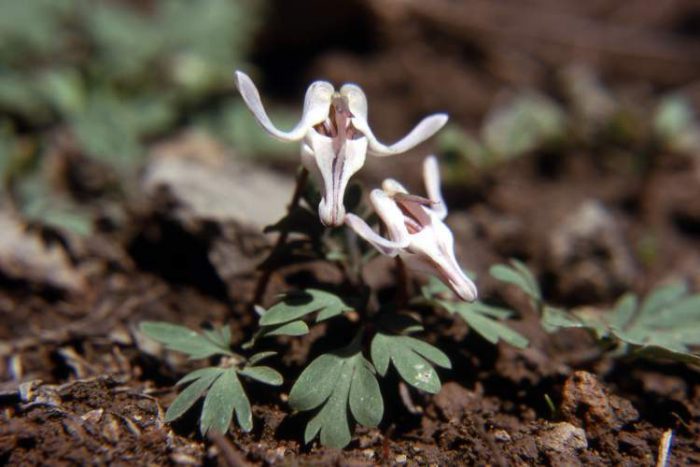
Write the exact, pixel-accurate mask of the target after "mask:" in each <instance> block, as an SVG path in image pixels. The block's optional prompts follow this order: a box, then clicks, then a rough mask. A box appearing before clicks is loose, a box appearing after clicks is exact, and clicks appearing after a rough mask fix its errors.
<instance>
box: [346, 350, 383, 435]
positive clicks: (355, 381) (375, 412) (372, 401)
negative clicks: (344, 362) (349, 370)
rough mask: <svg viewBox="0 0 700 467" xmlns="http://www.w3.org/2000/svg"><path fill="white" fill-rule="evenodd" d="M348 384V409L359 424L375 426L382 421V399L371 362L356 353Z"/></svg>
mask: <svg viewBox="0 0 700 467" xmlns="http://www.w3.org/2000/svg"><path fill="white" fill-rule="evenodd" d="M356 359H357V360H358V361H356V362H355V374H354V375H353V378H352V384H351V385H350V410H351V412H352V415H353V417H355V420H357V422H358V423H359V424H360V425H364V426H377V425H379V422H381V421H382V414H383V413H384V400H383V399H382V392H381V390H380V389H379V382H378V381H377V377H376V376H375V375H374V373H375V370H374V368H373V367H372V364H371V363H369V362H368V361H367V360H365V358H364V357H362V356H361V355H358V356H357V357H356Z"/></svg>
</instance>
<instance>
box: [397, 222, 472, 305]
mask: <svg viewBox="0 0 700 467" xmlns="http://www.w3.org/2000/svg"><path fill="white" fill-rule="evenodd" d="M408 251H410V252H412V253H415V254H416V255H418V256H420V257H421V258H422V259H423V261H425V262H426V263H427V264H430V265H431V266H432V267H433V269H434V270H435V271H436V272H437V273H438V275H439V276H440V277H441V278H442V280H443V281H444V282H445V284H447V285H448V286H450V288H451V289H452V290H453V291H454V292H455V293H456V294H457V296H459V298H461V299H462V300H465V301H468V302H471V301H474V300H476V297H477V290H476V285H475V284H474V282H472V280H471V279H469V278H468V277H467V276H466V274H464V272H463V271H462V268H461V267H460V266H459V263H457V259H456V257H455V252H454V236H453V235H452V231H451V230H450V228H449V227H447V225H445V223H444V222H442V221H440V220H438V219H437V218H436V217H435V214H433V219H432V221H431V223H430V225H429V226H427V227H425V228H423V230H421V231H420V232H419V233H417V234H414V235H413V236H412V238H411V245H410V246H409V248H408Z"/></svg>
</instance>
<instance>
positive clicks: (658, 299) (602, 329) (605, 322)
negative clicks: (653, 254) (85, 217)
mask: <svg viewBox="0 0 700 467" xmlns="http://www.w3.org/2000/svg"><path fill="white" fill-rule="evenodd" d="M543 322H544V323H545V324H546V325H547V326H550V327H552V328H567V327H586V328H588V329H591V330H593V331H594V332H595V334H596V336H597V337H598V338H599V339H602V338H610V339H613V340H614V341H617V343H618V347H619V348H621V349H624V350H625V351H626V352H627V353H629V354H631V355H634V356H642V357H648V358H664V359H672V360H676V361H681V362H684V363H691V364H700V355H699V354H697V353H695V352H693V349H694V348H695V347H698V346H700V294H695V295H689V294H688V289H687V287H686V286H685V284H679V283H675V284H670V285H664V286H658V287H656V288H655V289H654V290H652V291H651V292H650V293H649V295H648V296H647V297H646V298H645V299H644V300H643V301H642V303H641V305H640V304H639V300H638V299H637V297H636V296H635V295H633V294H629V293H628V294H625V295H623V296H622V297H621V298H620V299H619V300H618V301H617V303H616V304H615V307H614V308H613V310H612V311H610V312H609V313H608V314H607V315H605V314H601V313H598V314H586V313H585V312H577V311H573V312H564V311H558V314H556V315H555V314H554V313H552V312H549V311H548V310H547V308H545V315H544V316H543Z"/></svg>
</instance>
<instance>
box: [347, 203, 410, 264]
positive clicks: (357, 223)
mask: <svg viewBox="0 0 700 467" xmlns="http://www.w3.org/2000/svg"><path fill="white" fill-rule="evenodd" d="M345 224H346V225H347V226H348V227H350V228H351V229H352V230H354V231H355V233H356V234H357V235H359V236H360V237H362V238H363V239H365V240H366V241H367V242H369V243H370V244H371V245H372V246H373V247H374V248H376V249H377V251H379V252H380V253H381V254H383V255H385V256H396V255H397V254H398V253H399V250H400V246H399V245H398V244H396V243H395V242H392V241H391V240H387V239H386V238H384V237H382V236H381V235H379V234H377V233H376V232H375V231H374V230H372V228H371V227H370V226H369V225H367V223H366V222H365V221H363V220H362V219H361V218H360V217H358V216H356V215H355V214H352V213H350V214H346V215H345Z"/></svg>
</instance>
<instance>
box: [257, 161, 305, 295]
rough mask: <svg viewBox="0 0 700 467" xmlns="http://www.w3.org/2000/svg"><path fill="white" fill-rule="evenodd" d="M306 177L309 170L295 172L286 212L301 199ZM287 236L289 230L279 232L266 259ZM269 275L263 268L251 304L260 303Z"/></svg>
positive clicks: (283, 242)
mask: <svg viewBox="0 0 700 467" xmlns="http://www.w3.org/2000/svg"><path fill="white" fill-rule="evenodd" d="M308 178H309V171H308V170H306V169H305V168H303V167H302V168H301V170H300V171H299V173H298V174H297V182H296V187H295V188H294V194H293V195H292V200H291V201H290V202H289V206H287V214H290V213H291V212H292V211H293V210H294V209H295V208H296V207H297V206H298V205H299V201H300V200H301V195H302V193H303V192H304V187H305V186H306V181H307V179H308ZM287 237H289V231H288V230H286V229H283V230H282V231H281V232H280V233H279V236H278V237H277V241H276V242H275V245H274V246H273V247H272V250H270V254H269V255H268V257H267V259H266V261H267V260H269V259H270V258H272V257H273V256H275V255H276V254H277V253H278V252H279V250H280V249H281V248H282V247H283V246H284V244H285V243H286V242H287ZM266 261H265V262H266ZM270 277H272V268H267V269H265V270H263V272H262V274H261V275H260V277H259V278H258V282H257V284H256V286H255V295H254V296H253V302H252V305H257V304H260V302H261V301H262V299H263V297H264V296H265V291H266V290H267V285H268V283H269V282H270Z"/></svg>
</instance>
